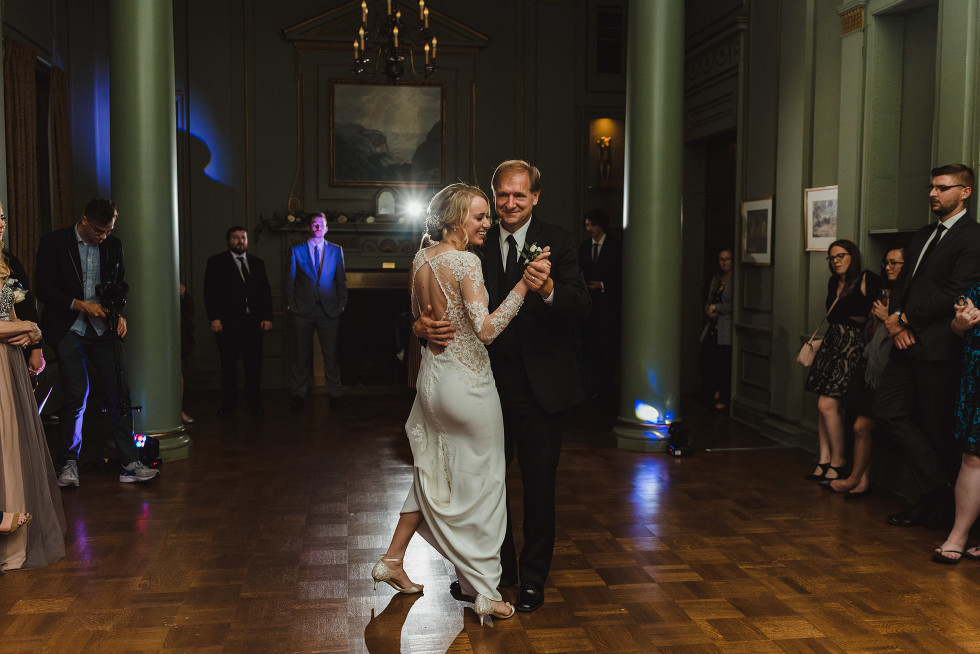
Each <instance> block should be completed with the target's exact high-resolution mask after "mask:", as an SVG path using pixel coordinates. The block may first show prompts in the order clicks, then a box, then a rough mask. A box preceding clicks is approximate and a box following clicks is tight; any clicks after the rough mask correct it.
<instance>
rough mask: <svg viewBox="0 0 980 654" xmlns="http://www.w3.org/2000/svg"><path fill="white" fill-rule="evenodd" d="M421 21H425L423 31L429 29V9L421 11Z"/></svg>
mask: <svg viewBox="0 0 980 654" xmlns="http://www.w3.org/2000/svg"><path fill="white" fill-rule="evenodd" d="M422 20H424V21H425V29H429V8H428V7H426V8H425V9H423V10H422Z"/></svg>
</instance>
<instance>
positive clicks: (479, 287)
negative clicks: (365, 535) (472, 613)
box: [402, 248, 524, 600]
mask: <svg viewBox="0 0 980 654" xmlns="http://www.w3.org/2000/svg"><path fill="white" fill-rule="evenodd" d="M430 250H431V248H429V249H423V250H420V251H419V252H418V254H417V255H416V256H415V262H414V264H413V265H412V284H411V287H412V307H413V311H414V313H415V316H416V317H418V316H419V314H420V313H421V307H424V306H426V305H432V307H433V309H434V310H435V315H436V316H440V314H441V318H440V319H441V320H448V321H449V322H450V323H452V325H453V326H454V327H455V328H456V333H455V336H454V337H453V338H452V340H451V341H450V342H449V345H448V346H447V347H446V349H445V350H444V351H443V352H441V353H439V354H434V353H433V352H432V351H431V350H430V349H429V348H426V350H425V352H424V353H423V355H422V367H421V369H420V370H419V377H418V382H417V385H416V386H417V388H418V394H417V395H416V397H415V404H414V405H413V407H412V412H411V414H410V415H409V416H408V422H407V423H406V424H405V431H406V432H407V434H408V438H409V442H410V443H411V447H412V454H413V455H414V458H415V479H414V482H413V484H412V488H411V490H410V491H409V493H408V498H407V499H406V500H405V505H404V506H403V507H402V513H410V512H413V511H421V513H422V518H423V520H422V524H421V525H420V526H419V529H418V533H419V534H421V535H422V537H423V538H424V539H425V540H426V541H427V542H428V543H429V544H430V545H432V547H434V548H435V549H436V550H438V551H439V553H440V554H442V555H443V556H444V557H446V558H447V559H448V560H449V561H450V562H451V563H452V564H453V565H454V566H455V567H456V576H457V578H458V580H459V583H460V587H461V589H462V591H463V593H465V594H467V595H476V594H480V595H483V596H485V597H487V598H489V599H492V600H500V599H501V596H500V593H499V592H498V591H497V584H498V583H499V582H500V572H501V570H500V546H501V544H502V543H503V540H504V530H505V529H506V525H507V500H506V495H505V482H504V476H505V473H506V466H505V463H504V422H503V417H502V414H501V411H500V399H499V397H498V396H497V388H496V386H495V385H494V380H493V373H492V372H491V371H490V359H489V357H488V356H487V349H486V345H487V344H489V343H490V342H492V341H493V339H494V338H496V337H497V336H498V335H499V334H500V332H501V331H503V329H504V327H506V326H507V324H508V323H509V322H510V321H511V320H512V319H513V318H514V316H516V315H517V312H518V310H519V309H520V307H521V304H522V303H523V302H524V298H523V297H522V296H520V295H519V294H517V293H515V292H514V291H511V292H510V293H509V294H508V295H507V298H506V299H505V300H504V302H503V303H502V304H501V305H500V307H499V308H498V309H497V310H496V311H494V312H493V313H492V314H490V313H489V311H488V308H487V305H488V302H489V298H488V294H487V290H486V286H485V285H484V282H483V270H482V268H481V266H480V259H479V258H478V257H477V256H476V255H475V254H473V253H472V252H467V251H458V250H449V251H444V252H440V253H438V254H435V255H432V254H429V253H428V252H429V251H430ZM443 305H444V306H445V310H444V312H443V311H442V307H443Z"/></svg>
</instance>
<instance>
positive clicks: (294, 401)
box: [289, 395, 306, 411]
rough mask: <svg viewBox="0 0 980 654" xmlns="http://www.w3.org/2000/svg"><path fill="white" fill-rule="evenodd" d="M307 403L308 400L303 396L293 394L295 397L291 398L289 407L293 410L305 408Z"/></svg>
mask: <svg viewBox="0 0 980 654" xmlns="http://www.w3.org/2000/svg"><path fill="white" fill-rule="evenodd" d="M305 403H306V400H304V399H303V398H301V397H300V396H299V395H293V397H292V398H291V399H290V400H289V408H290V409H292V410H293V411H299V410H300V409H302V408H303V405H304V404H305Z"/></svg>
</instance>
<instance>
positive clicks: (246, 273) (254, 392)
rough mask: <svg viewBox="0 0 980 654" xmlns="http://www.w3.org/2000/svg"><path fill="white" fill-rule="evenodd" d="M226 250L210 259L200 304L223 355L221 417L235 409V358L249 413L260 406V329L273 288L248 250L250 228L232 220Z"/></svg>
mask: <svg viewBox="0 0 980 654" xmlns="http://www.w3.org/2000/svg"><path fill="white" fill-rule="evenodd" d="M225 240H226V242H227V243H228V249H227V250H226V251H224V252H221V253H220V254H216V255H214V256H212V257H210V258H209V259H208V264H207V268H206V269H205V271H204V308H205V310H206V311H207V313H208V320H210V321H211V331H212V332H214V337H215V340H216V341H217V342H218V353H219V354H220V357H221V408H220V409H219V410H218V415H219V416H224V415H228V414H230V413H231V412H233V411H234V410H235V404H236V403H237V401H238V360H239V359H241V360H242V363H243V364H244V368H245V401H246V402H247V403H248V407H249V411H250V412H251V413H252V415H253V416H264V415H265V409H264V408H263V406H262V394H261V390H260V389H261V385H262V333H263V332H267V331H269V330H270V329H272V287H271V286H269V278H268V276H267V275H266V272H265V262H264V261H262V259H259V258H258V257H257V256H255V255H252V254H248V232H247V231H246V230H245V228H244V227H239V226H238V225H235V226H234V227H230V228H229V229H228V231H227V232H226V233H225Z"/></svg>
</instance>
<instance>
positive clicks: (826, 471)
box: [805, 239, 881, 483]
mask: <svg viewBox="0 0 980 654" xmlns="http://www.w3.org/2000/svg"><path fill="white" fill-rule="evenodd" d="M827 262H828V264H829V266H830V273H831V275H830V280H829V281H828V282H827V302H826V307H827V310H828V311H829V314H828V316H827V324H828V326H827V333H826V334H825V335H824V338H823V343H821V345H820V349H818V350H817V354H816V357H814V359H813V366H812V367H811V368H810V374H809V375H808V376H807V379H806V385H805V388H806V390H808V391H810V392H811V393H817V394H818V395H819V396H820V397H819V398H818V399H817V410H818V411H819V414H818V416H817V435H818V436H819V439H820V458H819V462H818V463H817V467H816V469H815V470H814V471H813V472H812V473H810V474H809V475H807V476H806V478H807V479H818V480H820V481H827V483H829V482H830V480H832V479H837V478H840V477H843V475H844V470H845V468H846V465H845V461H844V421H843V419H842V418H841V414H840V406H841V398H843V397H844V394H845V393H846V392H847V386H848V384H850V382H851V378H852V377H853V376H854V371H855V370H857V368H858V365H859V364H860V362H861V355H862V353H863V352H864V345H865V337H864V324H865V322H866V321H867V318H868V313H869V312H870V310H871V302H872V300H873V299H874V297H875V294H876V293H877V292H878V287H879V286H880V284H881V282H880V279H879V278H878V276H877V275H875V274H874V273H872V272H870V271H863V272H862V270H861V252H860V251H859V250H858V247H857V245H855V244H854V243H852V242H851V241H848V240H844V239H842V240H839V241H834V242H833V243H831V245H830V248H829V249H828V250H827ZM835 301H836V304H834V302H835ZM831 306H833V310H831Z"/></svg>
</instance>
